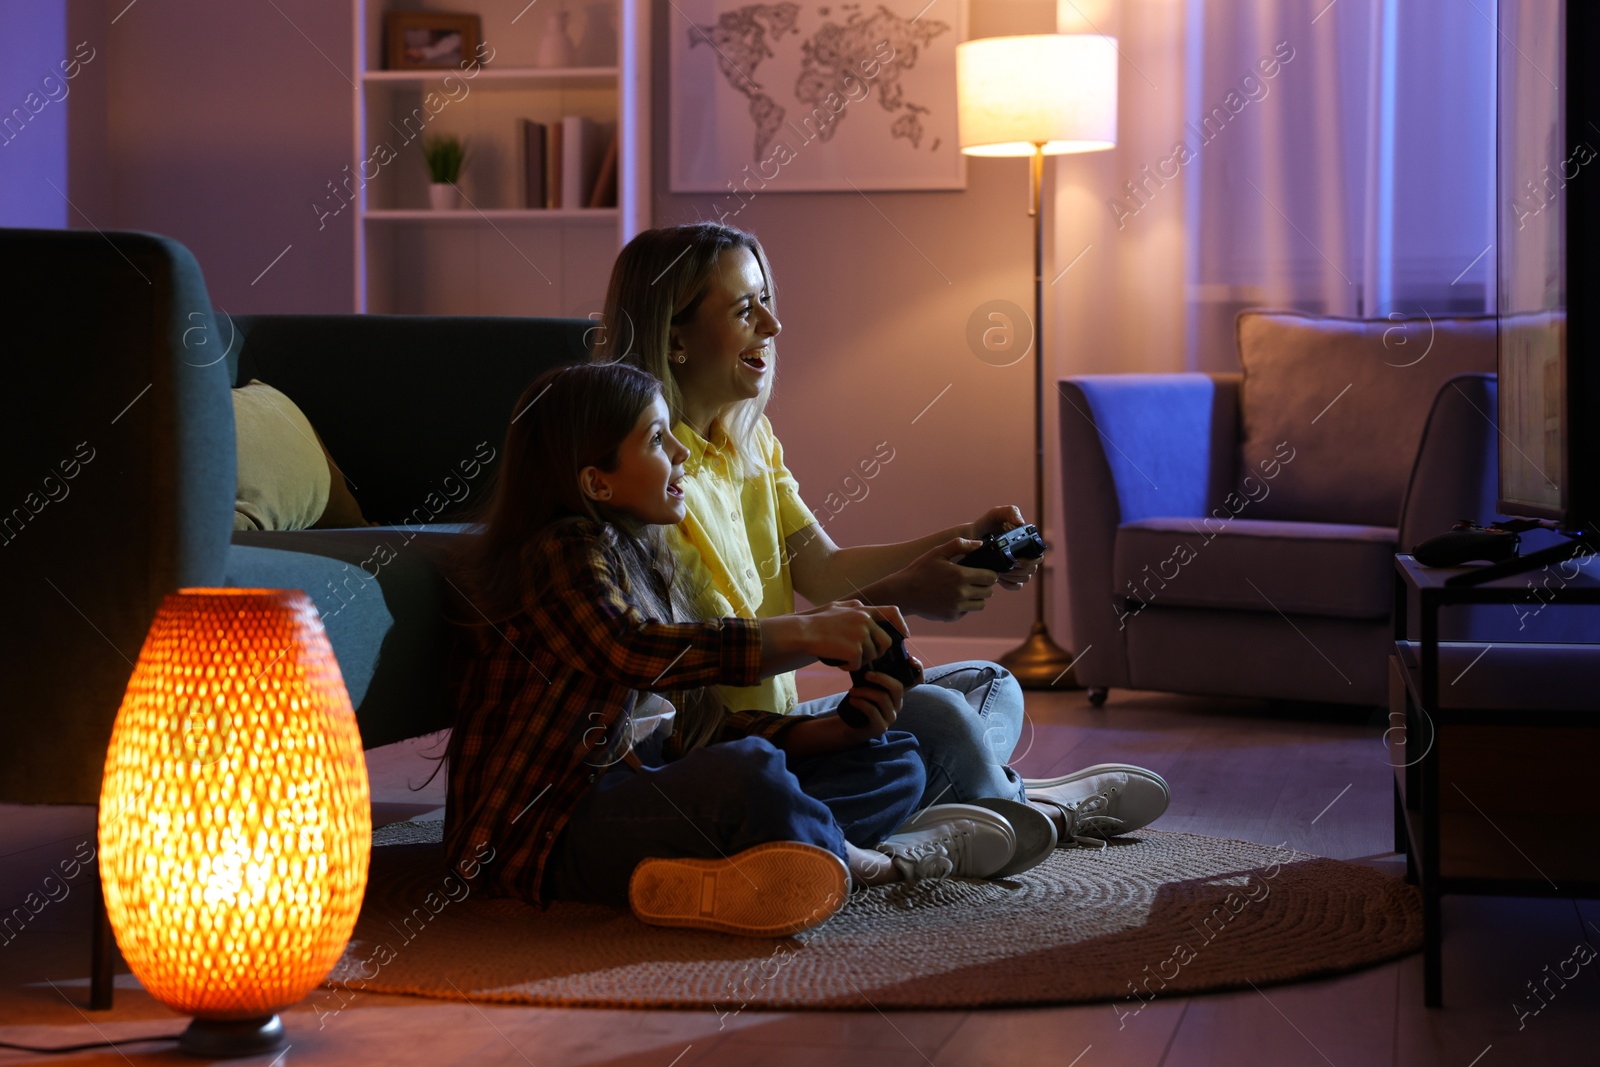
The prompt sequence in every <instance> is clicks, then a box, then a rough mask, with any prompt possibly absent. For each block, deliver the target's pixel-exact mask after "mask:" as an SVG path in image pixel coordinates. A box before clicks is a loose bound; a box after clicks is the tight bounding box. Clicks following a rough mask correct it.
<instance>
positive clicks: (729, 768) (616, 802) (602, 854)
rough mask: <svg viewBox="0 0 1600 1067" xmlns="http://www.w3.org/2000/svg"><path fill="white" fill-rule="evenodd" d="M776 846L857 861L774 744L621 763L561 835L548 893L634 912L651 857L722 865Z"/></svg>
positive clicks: (731, 745)
mask: <svg viewBox="0 0 1600 1067" xmlns="http://www.w3.org/2000/svg"><path fill="white" fill-rule="evenodd" d="M647 762H648V761H647ZM769 841H799V842H802V843H804V844H808V845H815V846H817V847H819V848H824V849H827V850H828V851H829V852H832V853H833V854H834V855H835V856H838V857H839V858H840V859H841V860H845V861H846V862H848V857H849V853H848V851H847V849H846V847H845V836H844V833H843V832H842V831H841V830H840V828H839V825H838V824H837V823H836V822H835V821H834V818H833V816H832V814H831V813H830V812H829V809H828V807H827V805H826V804H824V803H823V802H822V801H821V800H818V799H816V798H813V797H810V796H807V795H806V794H805V793H804V792H803V791H802V790H801V788H800V783H799V781H798V780H797V779H796V777H795V776H794V775H793V774H791V773H790V772H789V769H788V768H787V767H786V766H785V762H784V755H783V753H782V752H781V751H779V750H778V749H776V748H774V747H773V746H772V745H771V744H770V743H769V742H767V741H765V740H763V739H761V738H755V737H747V738H742V739H741V740H738V741H729V742H726V743H724V744H720V745H711V746H708V747H706V748H701V749H696V750H695V751H693V752H691V753H689V754H688V755H687V756H685V757H684V758H683V759H680V760H677V761H675V762H672V763H667V764H664V765H661V766H658V767H648V768H647V769H646V770H645V771H643V772H642V773H640V772H636V771H633V770H632V769H630V768H628V767H627V766H626V765H622V764H619V765H617V766H614V767H612V768H611V769H610V770H609V771H607V772H606V773H605V774H604V775H602V776H601V777H600V780H599V781H598V782H596V783H595V786H594V788H593V789H591V790H589V792H588V793H586V794H585V795H584V797H583V799H582V800H580V801H579V802H578V806H577V808H575V809H574V810H573V813H572V817H571V819H569V821H568V822H567V825H566V828H565V829H564V830H562V832H561V836H560V837H559V838H557V839H556V847H555V850H554V851H553V852H552V853H551V854H550V859H549V862H548V863H547V865H546V868H545V876H544V885H543V895H544V896H545V897H546V898H547V899H565V900H590V901H596V902H599V903H605V904H615V905H618V906H622V907H625V906H627V904H628V879H629V878H630V877H631V876H632V874H633V869H634V868H635V867H636V866H638V864H639V862H640V861H641V860H644V859H647V858H652V857H674V858H681V857H690V858H701V859H720V858H726V857H728V856H732V855H733V854H734V853H736V852H741V851H743V850H744V849H747V848H751V847H753V846H755V845H760V844H765V843H767V842H769Z"/></svg>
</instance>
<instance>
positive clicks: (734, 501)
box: [667, 418, 817, 714]
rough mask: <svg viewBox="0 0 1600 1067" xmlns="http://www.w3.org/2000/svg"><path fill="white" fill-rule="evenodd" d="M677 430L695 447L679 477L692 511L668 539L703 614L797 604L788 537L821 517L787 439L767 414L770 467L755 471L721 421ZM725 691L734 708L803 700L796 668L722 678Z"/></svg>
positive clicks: (778, 706) (774, 707)
mask: <svg viewBox="0 0 1600 1067" xmlns="http://www.w3.org/2000/svg"><path fill="white" fill-rule="evenodd" d="M672 432H673V434H674V436H676V437H677V438H678V440H679V441H682V442H683V445H684V447H685V448H687V449H688V450H689V458H687V459H686V460H684V461H683V471H684V477H683V481H682V482H680V483H679V484H680V485H681V486H682V488H683V499H684V503H685V504H686V505H687V506H688V514H686V515H685V516H684V519H683V521H682V522H680V523H678V525H676V526H673V527H670V528H669V529H668V531H667V542H668V543H669V544H670V545H671V546H672V551H673V555H674V556H675V557H676V559H677V562H678V580H679V581H682V582H684V583H685V585H686V587H687V588H688V590H689V592H690V595H691V598H692V600H693V602H694V604H695V606H696V607H697V608H698V609H699V611H700V613H701V617H702V618H708V619H719V618H725V617H727V616H729V615H737V616H739V617H741V618H746V619H766V618H771V617H772V616H774V615H787V614H789V613H791V612H793V611H794V586H793V585H792V584H791V583H790V580H789V564H788V560H787V558H786V550H785V547H784V541H785V539H787V538H788V537H789V535H790V534H793V533H796V532H798V531H800V530H803V529H805V528H806V527H807V526H810V525H811V524H813V523H815V522H816V521H817V520H816V517H815V516H813V515H812V514H811V509H809V508H807V507H806V505H805V502H804V501H803V500H801V499H800V486H799V484H798V483H796V482H795V480H794V475H792V474H790V473H789V469H788V468H787V467H785V466H784V465H783V446H782V445H780V444H779V443H778V438H777V437H776V436H775V435H774V434H773V432H772V424H771V423H770V422H768V421H767V420H766V419H765V418H763V419H762V420H761V424H760V426H759V428H758V429H757V432H756V436H755V445H756V448H757V450H758V452H759V454H760V456H761V457H762V458H763V459H764V460H766V463H767V466H768V467H770V468H772V469H771V472H770V473H768V474H765V475H761V476H759V477H755V478H746V477H744V476H743V475H742V474H741V473H740V472H739V469H738V467H737V466H736V465H735V462H734V456H733V452H732V448H731V445H730V444H729V441H728V437H727V435H726V434H725V433H723V431H722V427H721V426H720V425H719V426H714V427H713V428H712V431H711V440H709V441H707V440H706V439H705V438H704V437H701V436H700V434H699V433H697V432H696V431H695V430H694V428H693V427H691V426H690V425H689V424H688V423H686V422H680V423H678V425H677V426H675V427H673V430H672ZM721 695H722V700H723V703H725V704H726V705H727V706H728V707H729V708H731V709H732V710H734V711H750V710H760V711H776V712H780V713H782V714H788V713H789V712H791V711H793V710H794V709H795V706H796V705H797V704H798V703H799V702H800V698H799V691H798V690H797V689H796V688H795V683H794V675H793V674H792V673H789V674H780V675H776V676H774V677H772V678H765V679H762V681H761V682H760V683H759V684H757V685H752V686H744V687H734V686H722V687H721Z"/></svg>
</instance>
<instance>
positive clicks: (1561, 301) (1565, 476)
mask: <svg viewBox="0 0 1600 1067" xmlns="http://www.w3.org/2000/svg"><path fill="white" fill-rule="evenodd" d="M1566 6H1567V5H1566V2H1565V0H1559V2H1552V0H1501V3H1500V8H1499V16H1500V27H1499V28H1500V36H1501V41H1500V47H1499V63H1498V93H1499V104H1498V109H1497V111H1498V114H1497V119H1496V121H1497V126H1498V131H1497V141H1498V159H1497V164H1496V165H1497V170H1498V174H1497V186H1498V189H1499V197H1498V198H1497V199H1498V211H1497V230H1498V237H1497V240H1496V244H1497V247H1498V254H1497V261H1498V271H1499V278H1498V286H1497V288H1498V294H1499V304H1498V311H1499V316H1500V323H1499V326H1500V329H1499V347H1500V360H1499V363H1500V382H1499V388H1500V431H1501V433H1500V502H1499V505H1498V506H1499V510H1500V511H1501V512H1502V513H1504V514H1508V515H1527V516H1533V517H1538V518H1550V519H1558V520H1566V519H1567V518H1568V517H1569V512H1570V510H1571V505H1572V501H1571V492H1570V486H1571V477H1570V473H1571V472H1570V465H1569V452H1568V448H1569V444H1570V442H1569V441H1568V426H1569V422H1568V419H1569V417H1570V412H1569V410H1568V401H1569V393H1568V389H1567V386H1568V380H1569V376H1568V366H1567V359H1568V356H1567V321H1566V316H1567V313H1566V308H1567V244H1566V235H1567V221H1568V213H1567V186H1568V184H1569V183H1571V182H1573V180H1574V179H1575V178H1577V177H1578V176H1579V174H1580V173H1581V171H1582V170H1583V168H1584V167H1585V166H1586V165H1588V164H1591V163H1593V162H1594V151H1595V150H1594V148H1593V147H1592V143H1593V142H1578V143H1575V144H1574V143H1569V139H1568V136H1567V113H1566V112H1567V92H1566V85H1567V76H1566V75H1567V71H1566V48H1565V38H1566ZM1596 133H1597V134H1600V131H1596ZM1586 177H1588V178H1589V180H1590V181H1591V182H1593V181H1594V180H1596V179H1595V178H1594V177H1593V176H1592V175H1586Z"/></svg>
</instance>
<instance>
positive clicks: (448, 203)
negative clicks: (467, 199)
mask: <svg viewBox="0 0 1600 1067" xmlns="http://www.w3.org/2000/svg"><path fill="white" fill-rule="evenodd" d="M466 157H467V148H466V146H465V145H464V144H462V143H461V138H459V137H457V136H456V135H455V134H453V133H445V134H440V135H439V136H437V137H424V138H423V139H422V158H423V159H424V160H426V161H427V163H428V179H429V184H428V206H429V207H431V208H433V210H435V211H450V210H453V209H455V208H457V207H460V206H461V193H460V190H458V189H457V188H456V182H457V181H459V180H460V178H461V163H462V161H463V160H465V159H466Z"/></svg>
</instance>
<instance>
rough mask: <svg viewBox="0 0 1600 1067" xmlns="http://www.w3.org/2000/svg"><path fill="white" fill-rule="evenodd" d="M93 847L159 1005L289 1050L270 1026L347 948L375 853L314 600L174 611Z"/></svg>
mask: <svg viewBox="0 0 1600 1067" xmlns="http://www.w3.org/2000/svg"><path fill="white" fill-rule="evenodd" d="M99 839H100V875H101V882H102V884H103V886H104V891H105V899H106V910H107V912H108V914H109V916H110V920H111V926H112V929H113V930H114V931H115V933H116V937H117V943H118V945H119V946H120V948H121V949H122V953H123V956H124V957H125V958H126V959H127V961H128V965H129V967H130V968H132V970H133V973H134V974H135V975H136V976H137V977H138V979H139V981H140V982H141V983H143V985H144V987H145V989H146V990H148V991H149V993H150V994H151V996H153V997H155V998H156V999H157V1000H159V1001H161V1002H162V1003H164V1004H166V1005H167V1006H169V1007H171V1008H173V1009H175V1010H177V1011H180V1012H183V1013H185V1014H189V1015H194V1016H196V1017H197V1023H196V1025H198V1024H199V1020H240V1021H244V1020H256V1021H261V1022H263V1023H264V1022H267V1021H269V1019H270V1022H271V1023H273V1024H275V1025H276V1027H277V1030H278V1032H279V1034H280V1035H281V1030H282V1026H281V1023H278V1022H277V1020H276V1018H271V1017H272V1016H274V1014H275V1013H276V1012H277V1010H278V1009H280V1008H284V1007H287V1006H288V1005H290V1004H293V1003H295V1002H296V1001H298V1000H300V999H301V998H302V997H304V996H305V995H306V994H307V993H308V992H310V990H311V989H312V988H314V987H315V986H316V985H317V984H318V983H320V982H321V981H322V979H323V978H324V977H326V976H327V973H328V971H329V970H331V969H332V967H333V965H334V963H335V962H337V961H338V959H339V956H340V954H341V953H342V952H343V950H344V947H345V944H346V942H348V940H349V938H350V933H351V930H352V929H353V928H354V926H355V921H356V914H357V912H358V911H359V909H360V906H361V898H362V892H363V890H364V889H365V887H366V882H367V862H368V858H369V855H370V850H371V841H372V812H371V805H370V802H369V794H368V789H367V771H366V763H365V761H364V759H363V757H362V752H361V738H360V735H359V734H358V733H357V731H356V723H355V714H354V712H353V711H352V710H351V707H350V697H349V694H348V693H347V692H346V691H345V687H344V680H343V677H342V676H341V675H340V673H339V666H338V663H337V662H336V661H335V660H334V657H333V649H332V648H331V647H330V645H329V644H328V637H327V633H326V632H325V631H324V630H323V628H322V621H321V619H320V618H319V617H318V615H317V612H316V609H315V607H314V606H313V605H312V603H311V600H310V598H308V597H307V596H306V594H305V593H304V592H301V591H300V590H298V589H295V590H285V589H184V590H180V591H178V592H176V593H172V594H170V595H169V596H167V598H166V599H165V600H164V601H163V602H162V604H161V608H160V610H159V611H158V612H157V613H156V617H155V621H154V622H153V623H152V624H151V627H150V631H149V634H148V636H147V637H146V638H145V642H144V647H143V648H142V649H141V650H140V652H139V662H138V663H137V665H135V667H134V672H133V677H132V679H131V680H130V681H129V682H128V688H127V693H126V695H125V697H124V698H123V701H122V706H121V708H120V709H119V710H118V712H117V718H116V723H115V725H114V726H113V728H112V733H111V746H110V749H109V750H108V751H107V753H106V767H105V778H104V781H103V784H102V786H101V793H100V829H99ZM193 1029H194V1028H193V1027H191V1031H192V1030H193Z"/></svg>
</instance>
